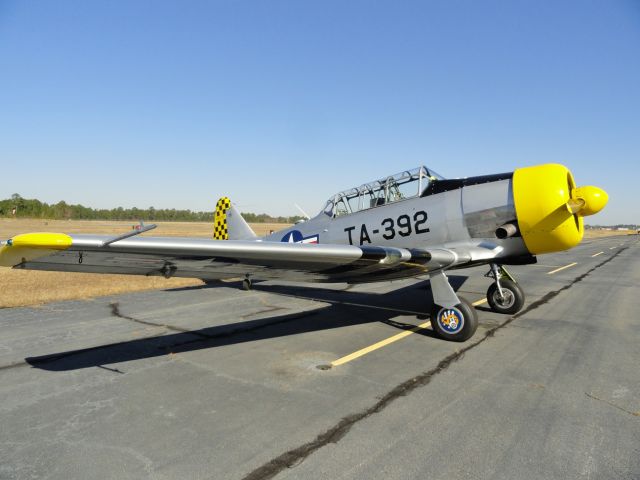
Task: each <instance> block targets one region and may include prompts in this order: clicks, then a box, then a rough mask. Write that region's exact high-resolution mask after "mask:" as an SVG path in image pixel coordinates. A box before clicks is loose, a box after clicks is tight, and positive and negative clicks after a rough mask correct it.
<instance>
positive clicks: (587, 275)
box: [0, 236, 640, 479]
mask: <svg viewBox="0 0 640 480" xmlns="http://www.w3.org/2000/svg"><path fill="white" fill-rule="evenodd" d="M563 267H564V268H563ZM486 270H487V269H486V268H485V267H482V268H474V269H468V270H459V271H455V272H451V274H450V275H449V278H450V279H451V281H452V284H453V285H454V286H455V288H456V289H457V290H458V293H459V294H460V295H462V296H464V297H466V298H467V299H469V300H470V301H472V302H478V304H477V307H476V308H477V309H478V314H479V322H480V326H479V328H478V331H477V333H476V335H475V336H474V337H473V338H472V339H471V340H469V341H467V342H465V343H462V344H459V343H450V342H445V341H442V340H439V339H437V338H434V337H433V335H432V334H431V331H430V329H429V328H427V325H426V324H425V323H426V322H428V312H429V308H430V302H431V297H430V293H429V289H428V282H426V281H423V280H418V279H411V280H403V281H396V282H385V283H379V284H372V285H361V286H353V287H350V288H347V287H346V286H345V285H333V286H329V287H328V288H326V289H322V288H318V287H317V286H314V285H300V284H295V285H294V284H288V285H276V284H274V283H261V284H257V285H255V288H254V290H252V291H250V292H245V291H242V290H241V289H239V288H238V287H239V285H238V284H237V283H220V284H219V285H215V286H203V287H192V288H185V289H174V290H166V291H154V292H147V293H136V294H128V295H119V296H114V297H101V298H98V299H94V300H89V301H75V302H61V303H54V304H48V305H45V306H42V307H37V308H11V309H2V310H0V479H32V478H46V479H87V478H96V479H97V478H99V479H147V478H149V479H266V478H277V479H327V478H331V479H363V478H366V479H418V478H419V479H423V478H428V479H466V478H472V479H489V478H490V479H520V478H522V479H531V478H535V479H559V478H562V479H573V478H576V479H578V478H579V479H618V478H619V479H638V478H640V371H639V366H640V315H639V314H638V310H640V289H639V288H638V285H639V284H640V248H639V243H638V237H637V236H624V237H623V236H619V237H611V238H605V239H600V240H589V241H586V242H584V243H583V244H582V245H580V246H579V247H577V248H575V249H573V250H571V251H569V252H563V253H558V254H551V255H544V256H540V257H539V263H538V264H536V265H530V266H519V267H512V268H511V269H510V271H511V273H512V274H514V275H515V276H516V278H517V279H518V281H519V282H520V284H521V286H522V287H523V288H524V290H525V292H526V294H527V301H526V304H525V308H524V309H523V310H522V311H521V312H520V313H519V314H517V315H515V316H505V315H499V314H495V313H493V312H491V311H490V310H488V308H487V304H486V303H482V301H483V299H484V295H485V292H486V289H487V288H488V286H489V284H490V280H489V279H487V278H484V277H483V274H484V273H485V272H486ZM418 325H422V328H419V327H417V326H418Z"/></svg>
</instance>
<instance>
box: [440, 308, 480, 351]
mask: <svg viewBox="0 0 640 480" xmlns="http://www.w3.org/2000/svg"><path fill="white" fill-rule="evenodd" d="M452 320H453V321H454V322H456V323H455V324H454V325H452V324H451V321H452ZM431 328H433V331H434V332H435V333H436V335H438V337H440V338H442V339H443V340H449V341H452V342H464V341H465V340H468V339H470V338H471V337H473V334H474V333H476V329H477V328H478V314H477V313H476V309H475V308H473V306H472V305H471V304H470V303H469V302H468V301H467V300H465V299H464V298H461V299H460V303H459V304H457V305H456V306H455V307H453V308H444V307H441V306H440V305H435V304H434V305H433V307H431Z"/></svg>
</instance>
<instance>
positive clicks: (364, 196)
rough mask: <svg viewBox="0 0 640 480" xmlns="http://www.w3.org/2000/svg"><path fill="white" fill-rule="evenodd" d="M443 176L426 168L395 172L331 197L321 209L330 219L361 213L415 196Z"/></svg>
mask: <svg viewBox="0 0 640 480" xmlns="http://www.w3.org/2000/svg"><path fill="white" fill-rule="evenodd" d="M442 179H443V177H441V176H440V175H438V174H437V173H436V172H434V171H433V170H430V169H428V168H427V167H424V166H422V167H418V168H414V169H413V170H406V171H404V172H400V173H396V174H395V175H391V176H390V177H386V178H382V179H380V180H375V181H373V182H370V183H365V184H364V185H361V186H359V187H357V188H351V189H349V190H344V191H342V192H339V193H336V194H335V195H333V196H332V197H331V198H329V200H327V203H326V205H325V207H324V209H323V210H322V211H323V213H324V214H326V215H329V216H330V217H339V216H342V215H349V214H351V213H356V212H361V211H362V210H368V209H370V208H375V207H378V206H380V205H386V204H388V203H394V202H399V201H401V200H406V199H408V198H413V197H418V196H420V194H421V193H422V192H423V191H424V190H425V189H426V188H427V187H428V186H429V183H430V182H432V181H434V180H442Z"/></svg>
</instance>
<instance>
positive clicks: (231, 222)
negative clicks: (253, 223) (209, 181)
mask: <svg viewBox="0 0 640 480" xmlns="http://www.w3.org/2000/svg"><path fill="white" fill-rule="evenodd" d="M255 237H256V234H255V233H254V231H253V230H251V227H250V226H249V225H248V224H247V222H245V221H244V218H242V215H240V212H239V211H238V209H236V207H235V206H234V205H233V204H232V203H231V200H229V198H228V197H221V198H220V199H219V200H218V203H216V211H215V213H214V214H213V238H214V240H251V239H253V238H255Z"/></svg>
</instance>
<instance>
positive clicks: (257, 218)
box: [0, 193, 302, 223]
mask: <svg viewBox="0 0 640 480" xmlns="http://www.w3.org/2000/svg"><path fill="white" fill-rule="evenodd" d="M242 216H243V217H244V219H245V220H246V221H247V222H250V223H295V222H297V221H298V220H300V219H301V218H302V217H299V216H293V217H272V216H271V215H267V214H266V213H259V214H256V213H243V214H242ZM0 217H5V218H7V217H9V218H46V219H51V220H135V221H137V220H145V221H161V222H162V221H167V222H171V221H174V222H211V221H213V212H212V211H210V212H194V211H192V210H176V209H175V208H171V209H168V208H158V209H156V208H154V207H149V208H146V209H141V208H135V207H134V208H122V207H117V208H112V209H95V208H90V207H85V206H83V205H70V204H68V203H66V202H65V201H60V202H58V203H55V204H48V203H45V202H41V201H40V200H37V199H27V198H22V197H21V196H20V195H19V194H17V193H14V194H13V195H12V196H11V198H8V199H6V200H0Z"/></svg>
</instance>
